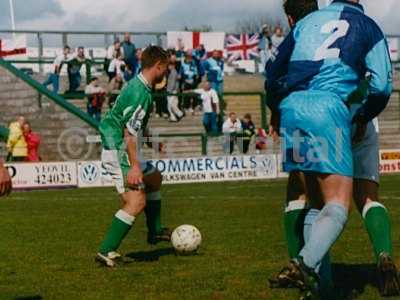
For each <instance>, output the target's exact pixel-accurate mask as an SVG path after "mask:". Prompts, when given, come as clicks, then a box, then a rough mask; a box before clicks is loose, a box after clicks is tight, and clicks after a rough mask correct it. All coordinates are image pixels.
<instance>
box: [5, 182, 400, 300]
mask: <svg viewBox="0 0 400 300" xmlns="http://www.w3.org/2000/svg"><path fill="white" fill-rule="evenodd" d="M399 182H400V176H391V177H384V178H383V179H382V190H381V198H382V200H383V202H384V203H385V205H386V206H387V207H388V208H389V210H390V212H391V216H392V223H393V240H394V246H395V249H396V252H397V254H398V255H399V257H400V254H399V252H400V244H399V239H398V237H399V231H400V206H399V202H400V189H399ZM284 191H285V181H275V182H266V181H258V182H242V183H237V182H235V183H219V184H195V185H180V186H165V187H164V188H163V208H164V210H163V218H164V221H165V222H164V223H165V224H166V225H168V226H170V227H175V226H178V225H181V224H185V223H188V224H193V225H195V226H197V227H198V228H199V229H200V230H201V232H202V234H203V245H202V247H201V250H200V251H199V253H198V255H196V256H191V257H178V256H175V254H174V253H173V251H172V249H171V247H170V245H169V244H168V243H166V244H165V243H164V244H160V245H158V246H157V247H151V246H148V245H147V244H146V242H145V239H146V229H145V225H144V217H140V218H139V220H138V221H137V223H136V224H135V226H134V228H133V230H132V231H131V233H130V234H129V236H128V238H127V239H126V240H125V242H124V244H123V246H122V249H121V251H122V252H123V253H124V254H125V255H126V262H125V264H124V265H122V266H121V267H119V268H118V269H115V270H109V269H103V268H100V267H99V266H98V265H97V264H96V263H95V262H94V254H95V253H96V250H97V247H98V245H99V243H100V242H101V240H102V238H103V235H104V233H105V231H106V229H107V227H108V225H109V223H110V221H111V217H112V215H113V214H114V213H115V211H116V210H117V208H118V201H117V199H118V198H117V195H116V194H115V193H114V192H113V190H112V189H88V190H82V189H81V190H64V191H40V192H24V193H14V194H13V195H12V196H11V197H9V198H5V199H1V201H0V220H1V221H0V222H1V225H0V226H1V227H0V258H1V259H0V299H1V300H3V299H4V300H11V299H25V300H28V299H29V300H32V299H46V300H47V299H51V300H53V299H72V300H75V299H85V300H87V299H105V300H109V299H117V300H122V299H129V300H131V299H141V300H142V299H157V300H158V299H185V300H186V299H218V300H221V299H227V300H232V299H273V300H275V299H278V300H279V299H282V300H283V299H285V300H287V299H297V298H298V292H297V291H296V290H292V291H290V290H289V291H286V290H270V289H269V288H268V287H267V285H266V281H267V278H268V276H270V275H272V274H275V273H276V272H277V271H279V270H280V268H281V267H282V266H283V265H284V264H285V263H286V262H287V254H286V247H285V241H284V238H283V230H282V218H281V216H282V208H283V199H284V197H285V193H284ZM332 260H333V263H334V271H335V278H336V283H337V285H338V290H339V289H345V290H352V289H353V290H356V291H358V295H359V297H358V299H379V294H378V292H377V289H376V278H375V276H374V265H373V262H374V260H373V254H372V249H371V246H370V243H369V240H368V236H367V234H366V233H365V231H364V228H363V223H362V220H361V218H360V216H359V215H358V213H356V212H353V213H352V215H351V218H350V221H349V223H348V225H347V228H346V230H345V233H344V234H343V235H342V237H341V238H340V240H339V242H338V243H337V244H336V245H335V247H334V249H333V251H332ZM398 263H399V261H398Z"/></svg>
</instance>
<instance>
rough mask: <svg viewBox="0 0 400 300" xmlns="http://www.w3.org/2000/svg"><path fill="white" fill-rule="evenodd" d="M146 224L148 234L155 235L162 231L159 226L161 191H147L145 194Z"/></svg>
mask: <svg viewBox="0 0 400 300" xmlns="http://www.w3.org/2000/svg"><path fill="white" fill-rule="evenodd" d="M146 199H147V202H146V208H145V210H144V212H145V214H146V224H147V229H148V231H149V234H151V235H155V234H158V233H160V232H161V231H162V226H161V193H160V192H155V193H149V194H147V195H146Z"/></svg>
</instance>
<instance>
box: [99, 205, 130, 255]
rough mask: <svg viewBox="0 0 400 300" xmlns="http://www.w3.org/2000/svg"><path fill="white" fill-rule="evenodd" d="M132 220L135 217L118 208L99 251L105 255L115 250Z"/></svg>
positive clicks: (126, 232)
mask: <svg viewBox="0 0 400 300" xmlns="http://www.w3.org/2000/svg"><path fill="white" fill-rule="evenodd" d="M134 221H135V217H132V216H130V215H129V214H128V213H126V212H125V211H123V210H119V211H118V212H117V213H116V214H115V216H114V217H113V220H112V222H111V226H110V228H109V229H108V232H107V234H106V237H105V238H104V241H103V243H102V244H101V246H100V250H99V252H100V253H101V254H105V255H106V254H108V253H109V252H112V251H116V250H117V249H118V248H119V246H120V245H121V242H122V240H123V239H124V238H125V236H126V235H127V234H128V232H129V230H130V229H131V228H132V225H133V223H134Z"/></svg>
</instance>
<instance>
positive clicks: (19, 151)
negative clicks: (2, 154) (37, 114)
mask: <svg viewBox="0 0 400 300" xmlns="http://www.w3.org/2000/svg"><path fill="white" fill-rule="evenodd" d="M24 124H25V118H24V117H22V116H20V117H18V118H17V121H16V122H13V123H11V124H10V127H9V136H8V140H7V150H8V156H7V161H15V162H22V161H24V160H25V158H26V157H27V156H28V147H27V144H26V140H25V137H24V134H23V132H22V126H23V125H24Z"/></svg>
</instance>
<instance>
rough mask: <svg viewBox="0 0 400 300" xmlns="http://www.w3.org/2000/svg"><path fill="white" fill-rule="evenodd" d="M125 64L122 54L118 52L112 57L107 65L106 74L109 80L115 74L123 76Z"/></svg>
mask: <svg viewBox="0 0 400 300" xmlns="http://www.w3.org/2000/svg"><path fill="white" fill-rule="evenodd" d="M125 66H126V64H125V61H124V57H123V56H122V54H119V55H118V56H117V57H116V58H114V59H113V60H112V61H111V63H110V65H109V67H108V76H109V78H110V81H111V80H112V79H113V78H114V77H115V76H116V75H119V76H121V77H123V76H124V72H125Z"/></svg>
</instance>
